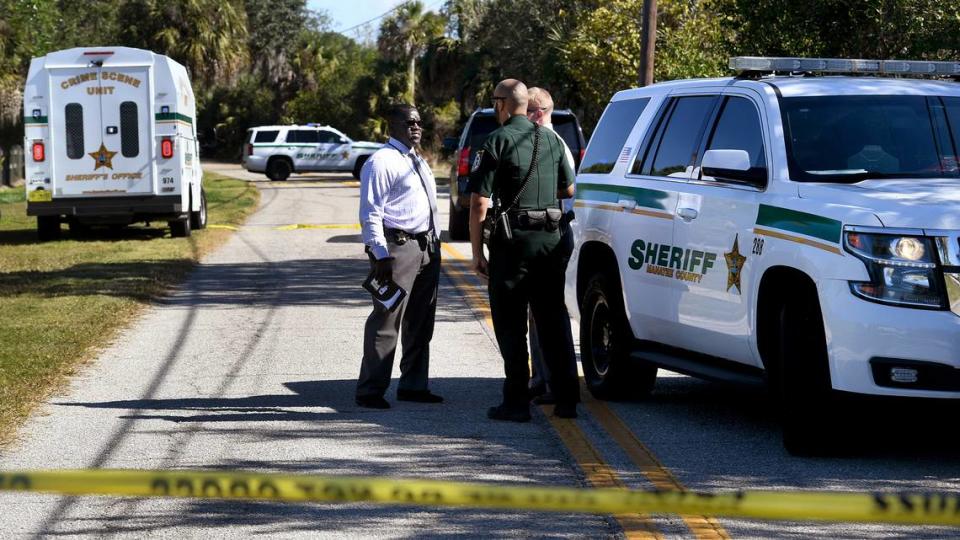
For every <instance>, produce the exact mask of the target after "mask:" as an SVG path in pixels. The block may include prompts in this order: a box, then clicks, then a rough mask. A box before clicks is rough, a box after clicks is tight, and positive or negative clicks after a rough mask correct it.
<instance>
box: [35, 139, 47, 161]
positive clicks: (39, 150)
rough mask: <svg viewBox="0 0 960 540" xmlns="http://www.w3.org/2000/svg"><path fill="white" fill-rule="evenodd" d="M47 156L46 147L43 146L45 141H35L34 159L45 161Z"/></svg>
mask: <svg viewBox="0 0 960 540" xmlns="http://www.w3.org/2000/svg"><path fill="white" fill-rule="evenodd" d="M46 157H47V152H46V149H45V148H44V147H43V141H34V142H33V160H34V161H43V160H44V159H46Z"/></svg>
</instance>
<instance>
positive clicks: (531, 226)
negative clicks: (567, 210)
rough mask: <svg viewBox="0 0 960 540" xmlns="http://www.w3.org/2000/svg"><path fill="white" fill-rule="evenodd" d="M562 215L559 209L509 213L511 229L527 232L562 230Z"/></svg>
mask: <svg viewBox="0 0 960 540" xmlns="http://www.w3.org/2000/svg"><path fill="white" fill-rule="evenodd" d="M562 215H563V212H562V211H561V210H560V209H559V208H544V209H542V210H516V211H511V212H508V213H507V216H508V217H509V218H510V226H511V227H513V228H515V229H521V230H527V231H555V230H557V229H558V228H560V218H561V216H562Z"/></svg>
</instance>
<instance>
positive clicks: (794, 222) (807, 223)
mask: <svg viewBox="0 0 960 540" xmlns="http://www.w3.org/2000/svg"><path fill="white" fill-rule="evenodd" d="M757 225H760V226H763V227H770V228H773V229H780V230H783V231H790V232H794V233H798V234H803V235H806V236H812V237H813V238H819V239H821V240H826V241H827V242H833V243H835V244H839V243H840V231H841V228H842V227H841V225H842V224H841V223H840V222H839V221H837V220H835V219H830V218H825V217H823V216H818V215H816V214H808V213H806V212H798V211H796V210H789V209H787V208H780V207H778V206H770V205H766V204H761V205H760V210H759V211H758V212H757Z"/></svg>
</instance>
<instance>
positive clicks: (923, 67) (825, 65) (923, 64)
mask: <svg viewBox="0 0 960 540" xmlns="http://www.w3.org/2000/svg"><path fill="white" fill-rule="evenodd" d="M730 69H733V70H736V71H739V72H767V73H771V72H778V71H780V72H787V73H789V72H796V71H802V72H809V73H880V74H884V75H928V76H943V77H960V62H928V61H925V60H862V59H857V60H849V59H844V58H776V57H768V56H734V57H732V58H730Z"/></svg>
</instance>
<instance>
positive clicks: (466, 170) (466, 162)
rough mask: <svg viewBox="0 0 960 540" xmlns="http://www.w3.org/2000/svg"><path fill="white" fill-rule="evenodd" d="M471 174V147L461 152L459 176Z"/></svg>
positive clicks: (458, 164) (458, 163)
mask: <svg viewBox="0 0 960 540" xmlns="http://www.w3.org/2000/svg"><path fill="white" fill-rule="evenodd" d="M468 174H470V147H469V146H468V147H466V148H464V149H463V150H460V159H458V160H457V176H467V175H468Z"/></svg>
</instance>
